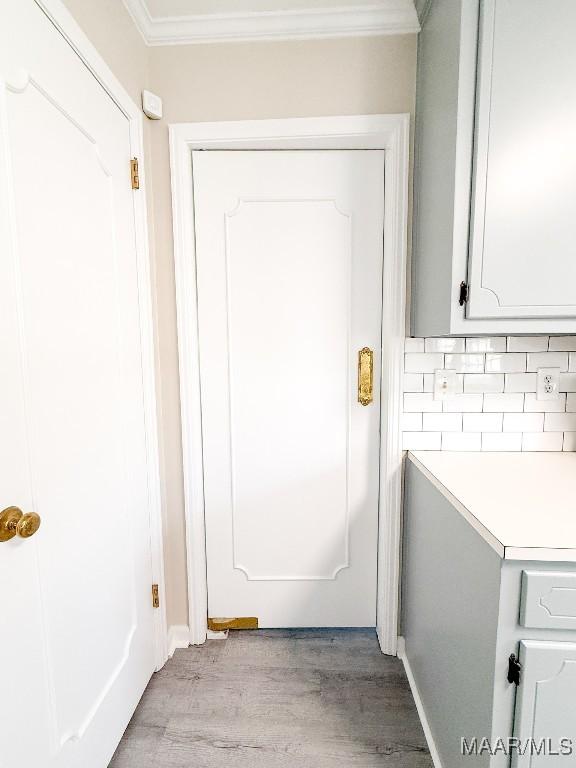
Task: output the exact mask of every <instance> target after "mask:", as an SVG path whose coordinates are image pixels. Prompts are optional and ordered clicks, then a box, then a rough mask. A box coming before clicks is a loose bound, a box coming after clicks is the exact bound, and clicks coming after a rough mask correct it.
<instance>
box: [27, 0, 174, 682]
mask: <svg viewBox="0 0 576 768" xmlns="http://www.w3.org/2000/svg"><path fill="white" fill-rule="evenodd" d="M34 2H35V3H36V4H37V5H38V6H39V7H40V8H41V9H42V11H43V12H44V13H45V14H46V16H48V18H49V19H50V20H51V21H52V23H53V24H54V26H55V27H56V28H57V29H58V30H59V31H60V33H61V34H62V35H63V37H64V38H65V39H66V40H67V42H68V44H69V45H70V46H71V48H72V49H73V50H74V51H75V52H76V53H77V54H78V56H79V57H80V59H81V60H82V61H83V62H84V64H85V65H86V67H87V68H88V69H89V70H90V72H91V73H92V75H93V76H94V78H95V79H96V80H97V81H98V82H99V83H100V85H101V86H102V88H104V90H105V91H106V92H107V93H108V95H109V96H110V98H111V99H112V100H113V101H114V103H115V104H116V105H117V106H118V108H119V109H120V111H121V112H122V113H123V114H124V115H125V116H126V118H127V120H128V123H129V133H130V154H131V156H132V157H137V158H138V160H139V175H140V189H139V190H135V191H134V193H133V196H132V198H133V204H134V221H135V233H136V259H137V261H136V270H137V275H138V294H139V299H140V301H139V308H140V328H141V334H142V370H143V387H144V404H143V405H144V418H145V428H146V451H147V464H148V496H149V509H150V550H151V557H152V580H153V582H154V583H155V584H158V593H159V598H160V607H159V608H158V609H156V610H155V611H154V655H155V662H156V669H160V668H161V667H163V666H164V664H165V663H166V660H167V658H168V640H167V625H166V608H165V605H166V599H165V586H164V555H163V542H162V511H161V493H160V488H161V486H160V458H159V456H160V454H159V447H158V426H157V411H156V403H157V400H156V378H155V358H154V322H153V312H152V277H151V272H150V256H149V250H148V219H147V209H146V192H145V189H146V186H145V185H146V182H145V168H144V136H143V117H142V111H141V109H140V108H139V107H138V106H137V105H136V104H135V103H134V101H133V100H132V98H131V97H130V95H129V94H128V93H127V92H126V90H125V89H124V87H123V86H122V85H121V84H120V82H119V81H118V80H117V79H116V77H115V75H114V74H113V72H112V70H111V69H110V68H109V67H108V65H107V64H106V63H105V61H104V59H102V57H101V56H100V54H99V53H98V51H97V50H96V48H95V47H94V46H93V45H92V43H91V42H90V40H89V39H88V37H87V36H86V35H85V34H84V32H83V31H82V30H81V29H80V27H79V26H78V24H77V23H76V21H75V20H74V18H73V17H72V15H71V14H70V12H69V11H68V9H67V8H66V6H65V5H64V3H63V2H62V0H34ZM129 173H130V167H129V165H128V164H127V166H126V183H127V184H128V183H129ZM150 586H151V585H150Z"/></svg>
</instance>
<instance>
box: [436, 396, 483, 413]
mask: <svg viewBox="0 0 576 768" xmlns="http://www.w3.org/2000/svg"><path fill="white" fill-rule="evenodd" d="M483 401H484V395H452V397H448V398H446V400H444V401H442V404H443V406H444V408H443V410H444V411H445V412H446V413H458V412H459V413H475V412H479V411H481V410H482V403H483Z"/></svg>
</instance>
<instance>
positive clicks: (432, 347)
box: [424, 338, 465, 352]
mask: <svg viewBox="0 0 576 768" xmlns="http://www.w3.org/2000/svg"><path fill="white" fill-rule="evenodd" d="M464 347H465V345H464V339H451V338H447V339H443V338H435V339H425V341H424V351H425V352H464Z"/></svg>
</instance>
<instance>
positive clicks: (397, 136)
mask: <svg viewBox="0 0 576 768" xmlns="http://www.w3.org/2000/svg"><path fill="white" fill-rule="evenodd" d="M409 131H410V116H409V115H407V114H398V115H358V116H356V115H355V116H344V117H312V118H287V119H279V120H278V119H275V120H248V121H230V122H216V123H177V124H173V125H170V166H171V175H172V209H173V228H174V260H175V269H176V304H177V321H178V355H179V362H180V401H181V421H182V443H183V445H182V448H183V459H184V505H185V516H186V551H187V566H188V600H189V606H188V621H189V626H188V628H186V629H183V631H182V639H183V643H184V642H185V643H186V644H187V643H188V642H190V643H192V644H195V645H198V644H201V643H203V642H204V641H205V640H206V636H207V631H208V627H207V610H208V600H207V581H206V545H205V523H204V493H203V467H202V411H201V401H200V359H199V348H198V311H197V300H196V253H195V241H194V200H193V184H192V181H193V165H192V151H193V150H211V149H212V150H242V149H244V150H258V149H278V150H282V149H382V150H384V151H385V186H384V243H383V260H384V263H383V297H382V350H381V352H382V358H381V359H382V367H381V371H380V376H381V387H382V394H381V415H380V495H379V509H378V519H379V525H378V531H379V532H378V589H377V609H376V630H377V633H378V639H379V641H380V647H381V649H382V651H383V653H387V654H390V655H396V653H397V642H398V612H399V589H400V533H401V498H402V445H401V431H400V416H401V411H402V370H403V366H402V359H403V353H404V338H405V333H406V319H405V318H406V260H407V233H408V171H409Z"/></svg>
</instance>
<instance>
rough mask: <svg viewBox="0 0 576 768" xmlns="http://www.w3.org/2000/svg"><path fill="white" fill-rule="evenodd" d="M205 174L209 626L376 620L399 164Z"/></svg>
mask: <svg viewBox="0 0 576 768" xmlns="http://www.w3.org/2000/svg"><path fill="white" fill-rule="evenodd" d="M193 168H194V211H195V226H196V246H197V275H198V306H199V328H200V331H199V333H200V366H201V393H202V394H201V396H202V434H203V449H204V453H203V458H204V478H205V489H204V490H205V513H206V531H207V558H208V613H209V616H210V617H213V618H240V617H256V618H258V621H259V626H261V627H310V626H374V624H375V618H376V554H377V524H378V513H377V509H378V465H379V423H380V405H379V403H380V390H379V379H380V377H379V375H378V371H379V368H380V346H381V343H380V342H381V295H382V249H383V243H382V236H383V211H384V152H382V151H377V150H374V151H238V152H235V151H232V152H194V154H193ZM364 347H367V348H369V349H371V350H372V351H373V353H374V359H373V368H374V376H373V400H372V402H371V403H370V404H369V405H366V406H364V405H361V404H360V403H359V402H358V352H359V350H361V349H362V348H364Z"/></svg>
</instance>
